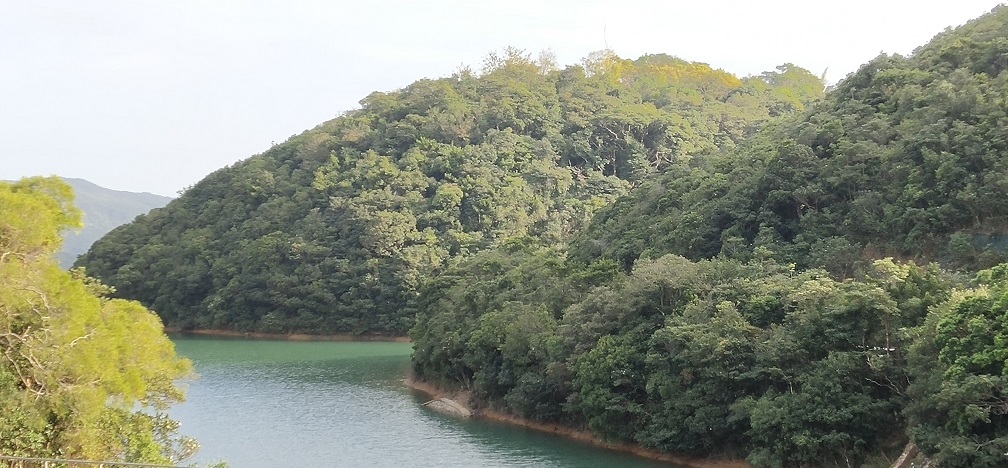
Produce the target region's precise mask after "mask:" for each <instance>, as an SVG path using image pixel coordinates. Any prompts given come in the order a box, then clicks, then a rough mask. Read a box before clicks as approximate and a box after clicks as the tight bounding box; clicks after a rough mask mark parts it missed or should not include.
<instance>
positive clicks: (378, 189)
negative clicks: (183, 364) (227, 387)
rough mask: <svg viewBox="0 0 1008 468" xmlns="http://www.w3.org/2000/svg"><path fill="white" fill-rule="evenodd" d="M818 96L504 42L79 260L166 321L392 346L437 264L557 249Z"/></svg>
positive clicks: (189, 196) (240, 167) (367, 102)
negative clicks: (617, 204) (356, 338)
mask: <svg viewBox="0 0 1008 468" xmlns="http://www.w3.org/2000/svg"><path fill="white" fill-rule="evenodd" d="M785 77H786V78H785ZM821 94H822V82H821V81H819V80H818V79H817V78H815V77H814V76H812V75H811V74H809V73H808V72H807V71H804V70H801V69H799V68H797V67H794V66H793V65H786V66H783V67H781V68H780V69H779V70H778V71H776V72H769V73H767V74H764V75H762V76H757V77H749V78H738V77H735V76H733V75H731V74H729V73H726V72H724V71H721V70H716V69H713V68H711V67H710V66H708V65H706V64H702V63H695V62H687V61H684V60H681V59H678V58H675V57H670V56H667V55H649V56H645V57H641V58H639V59H637V60H626V59H621V58H619V57H616V56H615V55H613V54H612V53H611V52H608V51H605V52H601V53H598V54H593V55H592V56H591V57H589V58H588V59H586V60H585V65H584V66H572V67H568V68H565V69H562V70H560V69H557V68H556V66H555V63H553V62H552V61H551V59H550V58H549V56H548V54H546V55H543V56H541V57H540V58H539V59H533V58H531V56H530V55H529V54H527V53H525V52H523V51H520V50H516V49H506V50H504V51H503V52H501V53H493V54H491V55H490V56H488V57H487V60H486V63H485V64H484V68H483V70H482V72H481V73H480V74H478V75H477V74H475V73H473V72H471V71H469V70H467V69H463V70H460V71H459V72H458V73H457V74H456V75H454V76H452V77H449V78H442V79H437V80H429V79H425V80H420V81H417V82H416V83H413V84H411V85H409V86H407V87H406V88H404V89H401V90H397V91H392V92H375V93H372V94H371V95H369V96H367V97H366V98H365V99H364V100H362V101H361V108H360V109H358V110H355V111H351V112H348V113H346V114H345V115H343V116H341V117H338V118H336V119H334V120H331V121H329V122H326V123H323V124H321V125H319V126H318V127H316V128H315V129H312V130H309V131H307V132H305V133H303V134H301V135H297V136H294V137H292V138H291V139H290V140H288V141H287V142H285V143H283V144H280V145H277V146H275V147H273V148H271V149H270V150H268V151H266V152H265V153H263V154H261V155H258V156H254V157H252V158H249V159H248V160H245V161H242V162H239V163H236V164H235V165H233V166H231V167H228V168H224V169H221V170H219V171H217V172H215V173H213V174H210V175H209V176H207V177H206V178H205V179H204V180H202V181H201V182H199V183H198V184H196V185H195V186H193V187H192V188H190V189H189V190H188V191H186V192H185V193H184V194H182V196H180V197H179V198H178V199H176V200H174V201H173V202H172V203H170V204H169V205H168V206H167V207H165V208H163V209H160V210H154V211H153V212H152V213H150V214H149V215H146V216H141V217H140V218H138V219H137V220H136V221H135V222H133V223H131V224H129V225H126V226H123V227H121V228H119V229H117V230H114V231H113V232H111V233H109V234H108V235H107V236H105V237H104V238H103V239H102V240H100V241H99V242H97V243H95V244H94V246H93V247H92V248H91V250H90V251H89V252H88V253H87V254H86V255H84V256H83V257H82V258H81V259H80V261H79V262H78V264H79V265H81V266H85V267H87V269H88V272H89V273H90V274H93V275H94V276H95V277H97V278H100V279H101V280H102V281H104V282H106V283H108V284H110V285H112V286H115V288H116V290H117V293H116V294H117V296H118V297H123V298H130V299H135V300H139V301H140V302H142V303H143V304H144V305H146V306H148V307H151V308H152V309H153V310H156V311H158V313H159V314H161V317H162V318H163V319H164V320H165V322H166V324H168V325H169V326H174V327H180V328H204V329H206V328H215V329H220V328H223V329H234V330H246V331H251V330H255V331H262V332H275V333H284V332H312V333H347V332H349V333H385V334H400V335H401V334H405V333H406V331H407V330H408V329H409V327H410V326H411V325H412V323H413V317H414V315H415V312H416V303H415V298H416V293H417V291H418V289H419V287H420V285H421V283H422V281H423V280H424V279H425V278H427V277H430V276H433V275H436V274H438V273H439V272H440V271H442V270H443V269H444V268H445V267H446V266H448V265H450V264H451V263H452V262H453V261H454V259H457V258H464V257H466V256H469V255H472V254H474V253H475V252H478V251H481V250H483V249H486V248H490V247H493V246H496V245H500V244H501V243H502V242H504V241H506V240H507V239H510V238H516V237H529V238H532V239H535V242H537V243H540V244H542V245H554V246H555V245H561V244H564V243H565V242H566V241H567V240H568V239H569V238H570V237H571V236H573V235H574V234H575V233H577V232H579V231H580V230H581V229H582V228H583V226H585V225H586V224H587V223H588V222H589V220H590V219H591V217H592V215H593V214H594V213H595V212H596V211H597V210H598V209H599V208H600V207H603V206H606V205H608V204H609V203H611V202H612V201H613V200H615V199H616V198H617V197H618V196H620V195H623V194H625V193H627V191H628V190H629V189H630V188H631V187H635V186H637V185H640V184H641V183H643V182H644V181H645V180H647V179H648V178H650V177H652V176H653V175H654V174H657V173H659V172H660V171H662V170H664V169H665V168H666V167H668V166H670V165H674V164H677V163H679V162H680V161H684V160H689V159H690V158H693V157H695V156H697V155H700V154H703V153H704V152H707V151H713V150H726V149H729V148H732V147H734V146H736V145H737V144H738V143H739V142H741V141H742V139H744V138H745V137H747V136H748V135H750V134H752V133H754V132H755V131H756V129H757V128H759V127H760V126H762V125H763V124H765V123H766V122H768V121H769V120H770V119H772V118H774V117H776V116H778V115H782V114H785V113H788V112H794V111H797V110H800V109H802V108H803V107H804V105H805V104H806V103H807V102H809V100H812V99H815V98H817V97H819V96H821Z"/></svg>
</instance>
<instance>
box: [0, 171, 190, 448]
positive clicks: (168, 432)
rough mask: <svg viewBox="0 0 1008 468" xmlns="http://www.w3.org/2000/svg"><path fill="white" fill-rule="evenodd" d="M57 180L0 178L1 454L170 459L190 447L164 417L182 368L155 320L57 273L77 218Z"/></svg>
mask: <svg viewBox="0 0 1008 468" xmlns="http://www.w3.org/2000/svg"><path fill="white" fill-rule="evenodd" d="M72 201H73V194H72V192H71V190H70V187H69V186H67V185H66V184H64V183H63V182H61V181H60V180H59V179H57V178H49V179H43V178H33V179H25V180H22V181H20V182H17V183H0V407H2V408H4V411H2V412H0V452H3V453H5V454H8V455H20V456H38V457H47V456H58V457H62V458H83V459H93V460H122V461H143V462H153V463H173V462H175V461H178V460H181V459H183V458H187V457H188V456H190V455H191V454H192V452H193V451H194V450H195V448H196V447H197V446H196V445H195V443H194V442H193V441H192V440H191V439H188V438H179V437H178V436H177V435H176V433H175V431H176V429H177V428H178V425H177V424H175V423H173V422H172V421H171V420H169V419H168V418H166V417H165V416H164V415H163V413H162V412H163V411H164V410H165V409H166V408H167V406H168V405H169V404H170V403H172V402H175V401H180V400H181V399H182V397H183V394H182V392H181V390H180V389H179V388H178V387H176V384H175V382H176V380H177V379H179V378H182V377H185V376H186V375H188V374H189V373H190V372H191V366H190V364H189V362H188V361H186V360H183V359H181V358H179V357H178V356H176V355H175V351H174V347H173V345H172V343H171V341H169V340H168V338H167V337H166V336H165V335H164V332H163V328H162V325H161V321H160V320H159V319H158V318H157V316H156V315H154V314H153V313H152V312H150V311H148V310H147V309H145V308H144V307H142V306H141V305H140V304H139V303H136V302H132V301H125V300H122V299H108V298H105V297H104V296H102V295H101V294H103V293H106V292H109V291H111V289H110V288H107V287H105V286H103V285H102V284H100V283H98V282H97V281H94V280H86V279H84V278H83V277H82V276H83V272H82V271H77V272H75V273H74V274H71V273H68V272H66V271H63V270H62V269H60V267H59V266H58V265H57V264H56V261H55V259H54V254H55V253H56V252H57V251H58V250H59V248H60V242H59V239H60V238H59V235H60V232H61V231H63V230H64V229H66V228H68V227H73V226H75V225H77V224H79V223H80V213H79V212H78V211H77V210H76V209H75V208H73V206H72Z"/></svg>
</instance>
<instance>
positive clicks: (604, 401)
mask: <svg viewBox="0 0 1008 468" xmlns="http://www.w3.org/2000/svg"><path fill="white" fill-rule="evenodd" d="M1006 69H1008V8H1006V7H999V8H996V9H995V10H994V11H992V12H991V13H990V14H988V15H986V16H984V17H981V18H979V19H977V20H974V21H972V22H970V23H968V24H966V25H964V26H962V27H959V28H957V29H955V30H949V31H946V32H944V33H942V34H939V35H938V36H937V37H935V38H934V40H933V41H932V42H931V43H929V44H928V45H926V46H924V47H922V48H920V49H918V50H917V51H916V52H915V53H914V54H913V55H912V56H910V57H901V56H887V55H882V56H879V57H877V58H875V59H873V60H872V61H871V62H869V63H868V64H866V65H865V66H863V67H862V68H861V69H860V70H859V71H857V72H856V73H854V74H852V75H851V76H849V77H848V78H847V79H846V80H845V81H843V82H842V83H840V84H839V85H838V86H837V87H836V89H834V90H832V91H831V92H830V93H829V94H828V95H827V96H826V97H825V99H823V100H822V101H820V102H819V103H817V104H815V105H813V106H811V107H810V108H808V109H806V110H805V111H803V112H801V113H799V114H798V115H795V116H792V117H785V118H784V119H783V120H781V121H779V122H775V123H771V124H768V125H767V126H765V127H764V128H763V130H762V131H760V132H759V133H758V134H757V135H755V136H754V137H753V138H751V139H749V140H746V141H745V142H744V143H742V144H740V145H735V146H734V147H731V148H724V149H719V150H717V151H712V152H710V153H704V154H697V155H694V157H691V158H680V159H677V160H675V161H672V162H670V163H669V164H667V165H666V166H665V169H664V170H663V172H662V173H661V174H660V175H658V177H657V178H655V179H653V180H645V181H644V182H642V183H641V184H640V185H639V186H637V187H636V188H635V189H633V190H632V191H631V192H630V193H629V195H628V196H625V197H623V198H620V199H619V200H618V201H616V202H615V203H614V204H613V205H611V206H609V207H603V208H601V209H600V211H599V212H598V213H597V214H596V216H595V217H594V218H593V220H592V221H591V223H590V225H589V226H588V228H587V229H586V230H585V231H583V232H581V233H579V234H577V235H575V237H574V238H573V240H572V241H571V243H570V248H569V250H568V249H565V248H563V246H542V245H538V244H536V243H535V242H533V241H531V240H529V241H521V240H512V241H511V242H508V243H507V244H506V245H502V246H499V247H498V248H495V249H490V250H484V251H482V252H480V253H478V254H476V255H474V256H471V257H469V258H466V259H463V260H462V261H460V262H459V263H458V264H457V265H452V266H451V267H449V268H447V269H446V270H445V271H444V272H443V273H442V274H441V275H440V276H439V277H437V278H436V279H434V280H433V281H431V282H430V283H428V284H427V286H426V287H424V288H423V289H422V290H421V292H420V295H419V297H418V299H417V303H418V304H419V307H418V316H417V322H416V325H415V327H414V328H413V329H412V330H411V332H410V336H411V337H412V338H413V341H414V348H415V352H414V357H413V362H414V370H415V372H416V374H417V375H418V377H419V378H421V379H425V380H428V381H431V382H434V383H436V384H439V385H442V386H445V387H449V388H461V389H466V390H469V391H471V393H472V395H473V397H474V401H476V402H477V404H481V405H485V406H487V407H491V408H494V409H496V410H499V411H504V412H507V413H511V414H515V415H518V416H521V417H525V418H529V419H534V420H545V421H551V422H559V423H562V424H567V425H571V426H575V427H586V428H588V429H590V430H592V431H593V432H595V433H596V434H599V435H600V436H603V437H605V438H607V439H610V440H614V441H625V442H632V443H637V444H640V445H642V446H645V447H650V448H654V449H657V450H661V451H669V452H674V453H679V454H692V455H695V456H699V457H732V458H745V459H747V460H748V461H750V462H751V463H753V464H754V465H756V466H887V465H888V464H889V460H892V459H895V458H896V455H898V453H899V451H900V450H901V449H902V448H903V446H904V444H905V443H906V442H907V441H908V440H912V441H914V442H915V443H916V444H917V446H918V447H919V448H920V450H921V452H922V453H923V454H924V455H923V456H925V457H927V458H930V459H931V461H935V462H937V463H938V464H939V466H950V467H976V466H1002V465H1004V461H1005V454H1006V453H1008V405H1006V403H1005V402H1006V401H1008V336H1006V324H1008V264H1004V263H1000V262H1004V261H1005V258H1006V253H1005V251H1006V249H1005V247H1006V246H1005V234H1006V231H1005V229H1006V227H1008V226H1006V221H1008V185H1006V184H1008V172H1006V171H1008V153H1006V150H1008V115H1006V112H1008V102H1006V97H1008V94H1006V93H1008V83H1006V80H1008V71H1006ZM932 262H933V263H932ZM999 263H1000V264H999Z"/></svg>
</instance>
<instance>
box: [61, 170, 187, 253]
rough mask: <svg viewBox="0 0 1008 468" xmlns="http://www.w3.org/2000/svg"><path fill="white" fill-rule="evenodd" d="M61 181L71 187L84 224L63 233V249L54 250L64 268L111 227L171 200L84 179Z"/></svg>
mask: <svg viewBox="0 0 1008 468" xmlns="http://www.w3.org/2000/svg"><path fill="white" fill-rule="evenodd" d="M63 181H64V182H66V183H67V184H68V185H70V187H71V188H73V191H74V205H75V206H77V208H78V209H79V210H80V211H81V215H82V220H83V224H84V226H83V227H81V228H80V229H71V230H69V231H66V232H64V234H63V248H61V249H60V251H59V252H57V253H56V259H57V260H59V263H60V265H61V266H63V267H64V268H69V267H70V266H71V265H73V263H74V261H75V260H77V256H79V255H81V254H83V253H84V252H87V250H88V249H89V248H90V247H91V244H93V243H94V242H95V241H96V240H98V239H101V237H102V236H104V235H105V234H107V233H108V232H109V231H111V230H112V229H113V228H115V227H117V226H120V225H123V224H126V223H128V222H130V221H133V219H134V218H136V217H137V216H139V215H142V214H146V213H147V212H149V211H150V210H152V209H154V208H161V207H162V206H165V205H167V204H168V202H170V201H171V198H169V197H162V196H160V195H154V194H152V193H137V192H125V191H121V190H110V189H107V188H105V187H100V186H98V185H95V184H93V183H91V182H88V181H86V180H84V179H73V178H63Z"/></svg>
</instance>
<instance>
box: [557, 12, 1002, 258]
mask: <svg viewBox="0 0 1008 468" xmlns="http://www.w3.org/2000/svg"><path fill="white" fill-rule="evenodd" d="M1006 24H1008V10H1006V9H1005V8H997V9H995V11H993V12H992V13H991V14H989V15H987V16H985V17H983V18H980V19H978V20H975V21H973V22H971V23H969V24H968V25H965V26H963V27H962V28H959V29H956V30H955V31H950V32H948V33H945V34H942V35H939V36H938V37H936V38H935V39H934V41H933V42H932V43H931V44H929V45H927V46H925V47H923V48H921V49H919V50H918V51H917V52H916V53H915V54H914V55H913V56H911V57H901V56H885V55H882V56H879V57H877V58H876V59H874V60H872V61H871V62H870V63H868V64H866V65H865V66H863V67H862V68H861V69H860V70H858V71H857V72H856V73H854V74H852V75H851V76H849V77H848V78H847V79H846V80H844V81H843V82H841V83H840V84H839V85H838V86H837V88H836V89H835V90H833V91H832V92H831V93H830V94H829V95H828V96H827V97H826V98H825V99H824V100H822V101H821V102H819V103H818V104H816V105H814V106H812V107H810V108H806V109H805V110H804V112H802V113H800V114H799V115H796V116H794V117H789V118H785V119H784V120H783V121H782V123H780V124H779V125H773V126H770V127H768V128H766V129H765V131H763V132H761V133H760V134H759V135H756V136H755V137H754V138H752V139H750V140H749V141H747V142H746V143H745V144H743V145H741V146H740V147H738V148H736V149H735V150H732V151H727V152H725V151H722V152H721V153H719V154H717V155H714V156H708V157H705V158H702V159H696V158H695V159H693V160H690V161H680V162H679V163H678V164H677V165H675V166H674V167H671V168H669V170H667V172H666V173H665V174H663V175H662V176H661V177H660V178H659V179H658V180H655V181H652V182H647V183H645V184H644V186H643V187H641V189H638V190H636V191H634V192H633V193H631V194H630V195H629V197H628V198H625V199H623V200H621V201H619V202H617V203H615V204H614V205H612V206H610V207H607V208H605V209H603V210H602V211H601V212H600V213H599V215H598V216H596V217H595V219H594V220H593V221H592V223H591V225H590V226H589V227H588V229H587V230H586V231H585V232H583V233H581V234H580V235H578V236H577V237H576V238H575V239H574V240H573V242H572V249H571V253H572V254H573V256H574V258H576V259H579V260H582V261H588V260H590V259H594V258H597V257H598V256H605V257H609V258H613V259H616V260H619V261H620V262H622V263H623V264H624V265H625V266H626V267H627V268H629V266H630V265H632V264H633V262H634V261H635V260H636V259H637V258H639V257H641V256H645V255H651V256H655V255H660V254H662V253H675V254H678V255H683V256H686V257H687V258H690V259H694V260H697V259H702V258H712V257H714V256H718V255H724V256H728V257H732V258H738V259H740V260H746V259H749V258H751V256H752V254H753V252H754V249H756V248H758V247H763V248H765V249H766V250H764V252H765V253H767V254H770V255H772V256H773V257H774V258H775V259H777V260H778V261H779V262H782V263H795V264H796V265H797V266H798V267H799V268H808V267H819V268H826V269H827V270H828V271H830V272H831V273H833V274H836V275H840V276H843V277H852V276H856V275H857V274H858V273H859V272H863V271H867V269H868V266H869V263H870V261H871V260H872V259H873V258H878V257H882V256H888V255H891V256H897V257H900V258H915V259H920V260H924V261H938V262H941V263H942V264H943V265H946V266H948V267H952V268H966V269H973V270H975V269H977V268H984V267H989V266H992V265H995V264H997V263H1000V262H1003V261H1005V260H1006V259H1008V253H1006V251H1005V248H1004V245H1003V244H1002V243H1001V239H1003V238H1004V237H1005V236H1006V234H1008V232H1006V231H1005V229H1006V226H1005V224H1004V219H1005V218H1006V216H1008V204H1006V200H1008V198H1006V197H1005V196H1004V190H1005V187H1004V181H1005V180H1008V172H1006V171H1008V139H1006V137H1005V133H1004V128H1005V122H1006V119H1008V114H1006V110H1005V109H1006V108H1008V106H1006V101H1005V98H1006V95H1005V91H1004V90H1005V89H1008V81H1006V80H1008V64H1006V63H1005V62H1004V60H1003V59H1002V58H999V57H1002V55H1003V51H1004V50H1005V41H1004V31H1005V25H1006ZM762 78H763V80H765V81H766V82H767V83H778V84H779V83H788V84H789V86H788V88H787V89H788V91H787V93H791V95H793V96H794V97H795V98H796V99H797V98H798V97H800V96H807V95H808V94H809V93H812V92H813V91H814V90H815V89H816V86H817V85H816V84H815V82H814V80H813V79H810V78H808V77H807V76H804V75H802V74H800V73H799V74H798V75H797V76H796V75H795V72H794V71H792V69H791V67H790V66H783V67H781V68H779V70H778V72H775V73H773V72H771V73H766V74H764V75H763V76H762ZM781 92H783V91H781ZM778 102H781V103H786V102H787V99H784V98H781V100H779V101H778ZM792 108H794V109H799V106H797V105H795V106H792Z"/></svg>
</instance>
